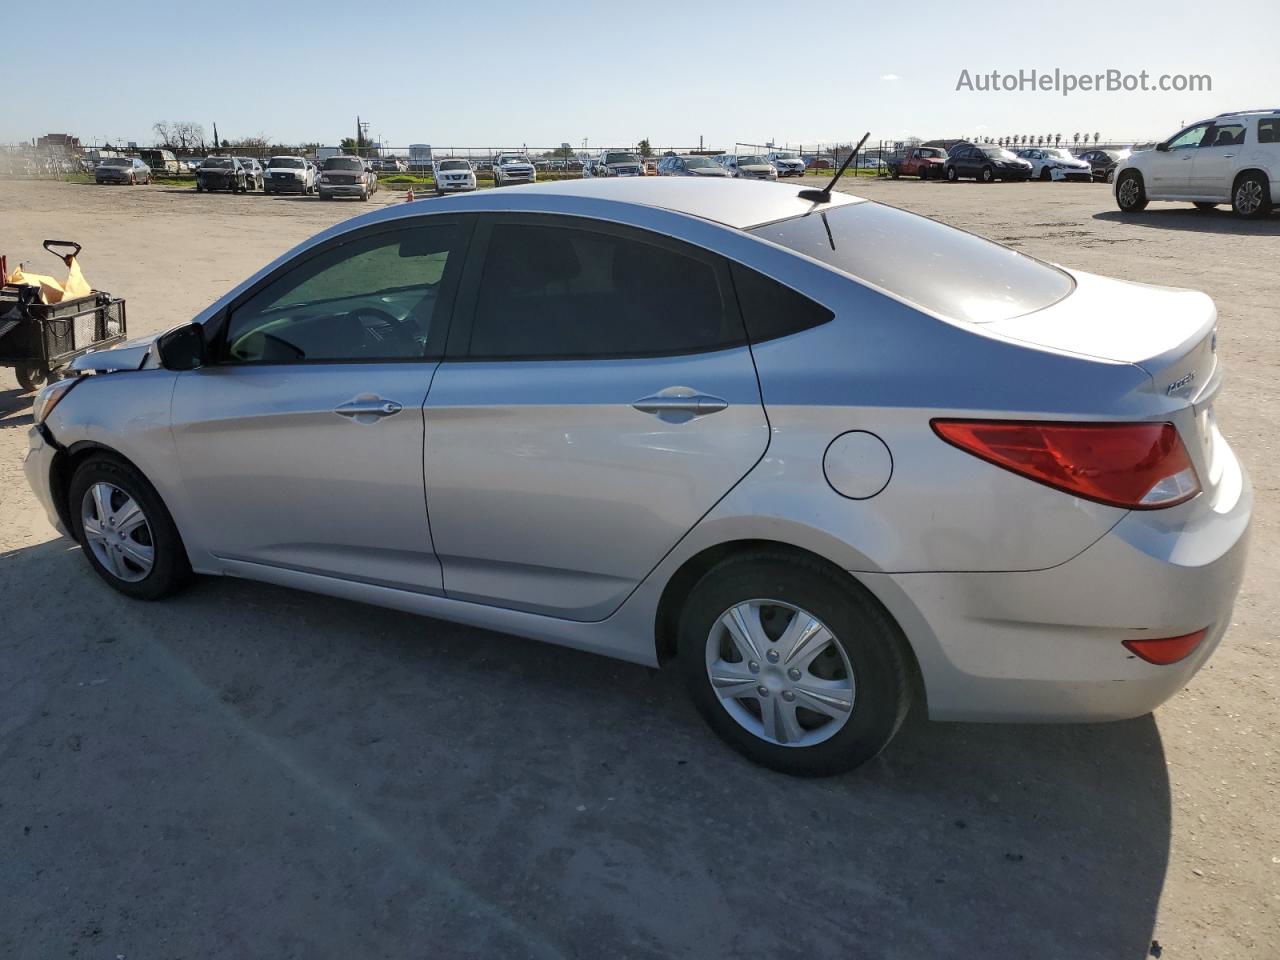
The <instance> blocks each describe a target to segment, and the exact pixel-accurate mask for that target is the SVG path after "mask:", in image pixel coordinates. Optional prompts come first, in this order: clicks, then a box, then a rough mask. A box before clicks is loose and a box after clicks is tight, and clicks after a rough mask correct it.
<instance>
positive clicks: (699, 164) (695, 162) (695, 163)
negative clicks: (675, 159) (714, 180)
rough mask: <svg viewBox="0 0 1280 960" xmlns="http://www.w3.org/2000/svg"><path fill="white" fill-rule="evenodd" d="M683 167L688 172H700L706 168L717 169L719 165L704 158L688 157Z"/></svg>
mask: <svg viewBox="0 0 1280 960" xmlns="http://www.w3.org/2000/svg"><path fill="white" fill-rule="evenodd" d="M684 165H685V166H686V167H688V168H689V169H690V170H701V169H704V168H706V167H718V166H720V164H718V163H716V162H715V161H714V160H708V159H707V158H706V157H690V158H689V159H688V160H686V161H685V162H684Z"/></svg>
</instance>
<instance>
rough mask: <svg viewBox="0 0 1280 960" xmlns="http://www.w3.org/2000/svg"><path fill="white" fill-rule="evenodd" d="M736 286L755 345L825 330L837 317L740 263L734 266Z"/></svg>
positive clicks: (733, 272) (732, 271)
mask: <svg viewBox="0 0 1280 960" xmlns="http://www.w3.org/2000/svg"><path fill="white" fill-rule="evenodd" d="M729 269H730V272H731V273H732V274H733V286H734V289H735V290H737V292H738V305H739V306H740V307H741V308H742V319H743V320H744V321H745V322H746V325H747V336H748V337H750V338H751V342H752V343H760V342H761V341H763V340H773V339H775V338H777V337H786V336H789V335H790V334H793V333H799V332H800V331H801V330H808V329H810V328H812V327H817V326H821V325H822V324H824V323H826V322H828V321H829V320H832V319H834V318H835V314H834V313H832V312H831V311H830V310H828V309H827V308H826V307H824V306H822V304H820V303H814V302H813V301H812V300H810V299H809V298H808V297H806V296H804V295H803V294H800V293H796V292H795V291H794V290H792V289H791V288H790V287H788V286H785V285H784V284H781V283H779V282H778V281H777V280H772V279H770V278H769V277H766V276H765V275H764V274H762V273H757V272H756V271H755V270H752V269H751V268H750V267H744V266H743V265H742V264H740V263H731V264H730V265H729Z"/></svg>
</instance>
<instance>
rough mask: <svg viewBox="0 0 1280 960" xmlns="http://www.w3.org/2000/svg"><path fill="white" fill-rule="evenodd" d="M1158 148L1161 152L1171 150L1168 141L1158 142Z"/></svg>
mask: <svg viewBox="0 0 1280 960" xmlns="http://www.w3.org/2000/svg"><path fill="white" fill-rule="evenodd" d="M1156 149H1157V150H1159V151H1160V152H1161V153H1168V152H1169V144H1167V143H1157V144H1156Z"/></svg>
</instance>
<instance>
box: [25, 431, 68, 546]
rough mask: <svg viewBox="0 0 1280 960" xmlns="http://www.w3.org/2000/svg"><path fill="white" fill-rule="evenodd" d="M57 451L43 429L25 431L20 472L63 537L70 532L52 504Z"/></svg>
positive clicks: (50, 521)
mask: <svg viewBox="0 0 1280 960" xmlns="http://www.w3.org/2000/svg"><path fill="white" fill-rule="evenodd" d="M57 452H58V451H57V449H56V448H55V447H54V446H53V444H51V443H50V442H49V439H48V437H47V436H46V433H45V428H43V427H32V428H31V429H30V430H28V431H27V456H26V459H24V460H23V462H22V472H23V473H24V474H26V477H27V483H28V484H29V485H30V486H31V492H32V493H34V494H35V495H36V500H38V501H39V502H40V506H41V507H43V508H44V512H45V514H46V515H47V516H48V517H49V523H51V524H52V525H53V526H54V528H55V529H56V530H57V531H58V532H59V533H60V534H62V535H63V536H64V537H67V536H70V535H71V534H70V532H69V531H68V530H67V529H66V527H65V526H64V525H63V523H62V517H61V516H59V515H58V509H57V507H55V506H54V503H53V485H52V480H53V458H54V457H55V456H56V455H57Z"/></svg>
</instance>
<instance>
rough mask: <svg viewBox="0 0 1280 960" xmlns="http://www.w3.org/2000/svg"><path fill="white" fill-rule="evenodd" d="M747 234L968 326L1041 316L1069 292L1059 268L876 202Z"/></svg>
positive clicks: (1070, 284)
mask: <svg viewBox="0 0 1280 960" xmlns="http://www.w3.org/2000/svg"><path fill="white" fill-rule="evenodd" d="M751 232H752V233H753V234H755V235H756V236H759V237H763V238H764V239H766V240H772V241H773V242H774V243H778V244H781V245H782V246H784V247H789V248H790V249H792V250H795V251H797V252H798V253H803V254H805V255H806V256H810V257H813V258H814V259H815V260H820V261H822V262H823V263H826V264H829V265H830V266H832V267H835V268H836V269H838V270H841V271H843V272H844V273H847V274H849V275H850V276H852V277H854V278H856V279H858V280H862V281H865V282H866V283H869V284H873V285H874V286H876V287H879V288H881V289H883V290H886V291H888V292H889V293H891V294H893V295H894V296H897V297H900V298H902V299H903V300H906V301H907V302H909V303H912V304H915V305H917V306H919V307H923V308H924V309H925V310H928V311H929V312H931V313H934V314H937V315H939V316H943V317H948V318H950V319H953V320H962V321H967V322H969V323H991V322H993V321H996V320H1008V319H1010V318H1012V317H1019V316H1022V315H1023V314H1027V313H1032V312H1034V311H1036V310H1041V309H1043V308H1045V307H1047V306H1049V305H1050V304H1053V303H1057V302H1058V301H1059V300H1061V299H1062V298H1063V297H1065V296H1067V295H1068V294H1069V293H1070V292H1071V291H1072V289H1073V287H1074V281H1072V279H1071V277H1070V276H1069V275H1068V274H1067V273H1066V272H1065V271H1063V270H1059V269H1058V268H1057V267H1053V266H1050V265H1049V264H1047V263H1042V262H1041V261H1039V260H1035V259H1033V258H1032V257H1028V256H1026V255H1025V254H1022V253H1018V252H1017V251H1016V250H1011V249H1009V248H1008V247H1005V246H1001V245H1000V244H998V243H994V242H992V241H990V240H986V239H984V238H982V237H979V236H976V235H975V234H972V233H966V232H964V231H963V230H957V229H955V228H954V227H948V226H946V225H945V224H941V223H938V222H937V221H935V220H930V219H928V218H927V217H921V216H917V215H916V214H913V213H907V212H905V211H903V210H898V209H895V208H894V207H887V206H884V205H882V204H878V203H858V204H849V205H847V206H842V207H836V208H834V209H831V210H827V211H823V212H820V213H813V214H806V215H805V216H801V217H793V218H792V219H790V220H782V221H778V222H777V223H769V224H765V225H763V226H760V227H756V228H754V229H753V230H752V231H751Z"/></svg>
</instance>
